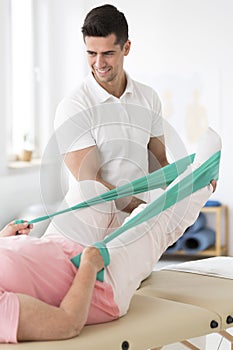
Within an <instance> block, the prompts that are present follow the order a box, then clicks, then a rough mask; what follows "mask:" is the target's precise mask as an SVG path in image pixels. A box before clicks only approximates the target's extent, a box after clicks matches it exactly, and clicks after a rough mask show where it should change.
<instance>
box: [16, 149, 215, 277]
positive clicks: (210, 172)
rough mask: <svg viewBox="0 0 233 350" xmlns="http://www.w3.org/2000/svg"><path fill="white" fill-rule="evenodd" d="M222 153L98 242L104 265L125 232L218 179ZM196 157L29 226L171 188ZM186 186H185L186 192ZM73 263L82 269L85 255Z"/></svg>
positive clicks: (100, 275)
mask: <svg viewBox="0 0 233 350" xmlns="http://www.w3.org/2000/svg"><path fill="white" fill-rule="evenodd" d="M220 154H221V152H220V151H219V152H217V153H216V154H215V155H213V156H212V157H211V158H209V159H208V160H207V161H206V162H205V163H203V164H202V165H201V166H200V167H199V168H198V169H196V170H195V171H194V172H193V173H191V174H190V175H188V176H187V177H186V178H187V180H185V179H186V178H184V179H183V180H181V181H180V182H179V183H177V184H176V185H175V186H173V187H172V188H171V189H170V190H168V191H166V192H165V193H164V194H163V195H162V196H160V197H159V198H158V199H157V200H155V201H154V202H153V203H151V204H150V205H148V206H147V207H146V208H145V209H144V210H143V211H142V212H141V213H139V214H138V215H136V216H134V217H133V218H132V219H131V220H129V221H128V222H127V223H126V224H125V225H123V226H121V227H119V228H118V229H117V230H115V231H114V232H112V234H111V235H109V236H108V237H107V238H105V240H103V241H101V242H97V243H98V244H97V245H98V247H97V248H98V249H99V251H100V254H101V255H102V257H103V260H104V265H105V266H107V265H108V264H109V262H110V259H109V254H108V253H106V252H105V251H107V248H106V244H107V243H108V242H109V241H111V240H112V239H114V238H115V237H117V236H118V235H120V234H121V233H123V232H125V231H126V230H128V229H130V228H132V227H134V226H136V225H139V224H140V223H142V222H144V221H146V220H149V219H150V218H152V217H153V216H155V215H157V214H159V213H160V212H162V211H163V210H165V209H167V208H169V207H170V206H172V205H173V204H175V203H176V202H178V201H179V200H181V199H183V198H185V197H186V196H188V195H190V194H191V193H192V192H195V191H197V190H198V189H200V188H202V187H204V186H206V185H207V184H208V183H209V182H210V181H211V180H212V179H216V180H217V178H218V171H219V161H220ZM194 157H195V154H192V155H190V156H187V157H184V158H182V159H180V160H178V161H176V162H174V163H172V164H169V165H167V166H166V167H164V168H161V169H159V170H157V171H155V172H153V173H151V174H149V175H147V176H144V177H142V178H139V179H136V180H134V181H132V182H131V183H129V184H126V185H123V186H120V187H118V188H115V189H113V190H110V191H108V192H106V193H104V194H101V195H99V196H96V197H93V198H91V199H89V200H87V201H84V202H81V203H79V204H77V205H74V206H72V207H70V208H67V209H65V210H61V211H57V212H55V213H53V214H49V215H46V216H41V217H38V218H36V219H33V220H31V221H29V222H28V224H29V225H30V224H34V223H37V222H40V221H43V220H47V219H50V218H52V217H54V216H56V215H61V214H63V213H67V212H69V211H73V210H77V209H81V208H85V207H89V206H91V205H95V204H98V203H102V202H105V201H111V200H115V199H117V198H122V197H125V196H131V195H133V194H138V193H142V192H146V191H150V190H153V189H156V188H161V187H164V186H168V185H169V184H170V183H171V182H172V181H173V180H174V179H175V178H176V177H177V176H178V175H180V174H181V173H183V172H184V170H185V169H186V168H187V166H188V165H190V164H191V163H192V162H193V160H194ZM198 170H199V172H200V174H199V172H198ZM207 179H208V180H207ZM204 180H205V181H204ZM183 186H184V189H183ZM22 222H24V220H16V221H15V223H22ZM103 252H104V253H103ZM71 261H72V262H73V263H74V265H75V266H77V267H79V265H80V261H81V256H77V257H74V258H72V260H71ZM97 279H99V280H101V281H103V271H100V273H98V275H97Z"/></svg>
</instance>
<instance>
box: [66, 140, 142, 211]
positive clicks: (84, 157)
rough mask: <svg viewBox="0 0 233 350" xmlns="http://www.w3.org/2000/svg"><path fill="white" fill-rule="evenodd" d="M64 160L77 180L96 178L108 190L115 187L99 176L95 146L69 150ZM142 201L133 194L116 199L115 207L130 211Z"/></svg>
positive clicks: (98, 160) (98, 162)
mask: <svg viewBox="0 0 233 350" xmlns="http://www.w3.org/2000/svg"><path fill="white" fill-rule="evenodd" d="M64 161H65V164H66V165H67V167H68V169H69V170H70V171H71V173H72V174H73V176H74V177H75V178H76V179H77V180H78V181H81V180H96V181H99V182H101V183H102V184H103V185H104V186H105V187H107V188H108V189H109V190H112V189H113V188H115V186H113V185H112V184H110V183H109V182H107V181H105V180H104V179H103V178H102V176H101V166H100V158H99V152H98V149H97V147H96V146H91V147H87V148H84V149H81V150H78V151H73V152H69V153H67V154H66V155H65V157H64ZM119 175H120V174H119ZM142 203H144V202H143V201H142V200H140V199H138V198H136V197H133V196H131V197H125V198H120V199H117V200H116V206H117V208H118V209H119V210H122V211H125V212H127V213H131V212H132V211H133V210H134V209H135V208H137V207H138V205H139V204H142Z"/></svg>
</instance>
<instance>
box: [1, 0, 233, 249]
mask: <svg viewBox="0 0 233 350" xmlns="http://www.w3.org/2000/svg"><path fill="white" fill-rule="evenodd" d="M103 3H105V2H99V1H94V0H85V1H84V0H83V1H81V2H80V1H76V0H39V1H38V0H37V6H38V4H42V5H41V6H44V7H43V9H44V10H43V11H45V12H46V14H47V16H48V23H47V26H48V27H47V36H48V37H47V39H46V40H47V42H45V43H44V42H40V43H39V42H38V43H37V44H38V45H40V46H43V44H45V45H48V47H49V52H50V58H49V70H48V71H47V72H45V74H44V75H43V73H44V71H43V59H42V63H41V59H39V60H38V65H39V68H40V64H41V65H42V66H41V67H42V68H41V69H42V70H41V71H40V73H41V75H40V79H39V82H38V86H37V88H38V91H39V92H40V93H41V90H43V89H45V88H46V89H47V100H46V101H45V109H44V110H42V112H43V113H42V112H40V113H39V114H38V119H39V120H42V119H43V118H45V121H44V122H43V123H42V124H41V125H42V127H43V128H45V125H46V120H47V119H49V128H51V127H52V120H53V118H54V111H55V106H56V105H57V103H58V101H59V100H60V99H61V98H62V96H64V95H65V94H66V93H67V92H68V91H69V90H71V89H72V88H73V87H74V85H75V84H76V83H79V82H80V81H81V80H82V78H83V77H84V75H85V74H86V73H87V68H86V63H85V53H84V46H83V42H82V37H81V34H80V28H81V26H82V23H83V19H84V16H85V13H86V12H87V11H89V10H90V9H91V8H92V7H93V6H98V5H100V4H103ZM111 3H112V4H115V5H116V6H117V7H118V8H119V9H120V10H122V11H123V12H124V13H125V15H126V17H127V19H128V22H129V34H130V39H131V40H132V50H131V53H130V55H129V56H128V57H127V58H126V70H127V71H128V72H129V73H130V75H131V76H132V77H134V78H135V79H138V80H141V81H143V82H145V83H149V84H152V85H153V87H154V88H155V89H156V90H157V91H158V93H159V95H160V97H161V99H162V103H164V100H163V98H164V96H163V84H162V83H161V77H164V76H166V74H170V76H171V75H174V73H175V76H176V79H177V77H179V76H183V75H185V74H186V75H189V74H190V73H193V74H194V73H195V72H197V73H198V74H200V75H201V76H202V75H203V76H204V78H205V79H204V80H205V81H204V82H205V86H204V88H205V89H206V92H207V93H208V106H207V109H208V112H209V121H210V123H211V124H213V126H215V127H216V128H217V130H218V131H219V132H220V134H221V135H222V139H223V152H222V162H221V179H220V181H219V184H218V190H217V192H216V194H215V195H214V197H213V198H215V199H218V200H220V201H221V202H223V203H224V204H227V205H228V206H229V208H230V218H231V216H232V215H231V214H233V213H232V212H233V198H232V196H231V189H232V184H231V175H230V172H229V166H228V161H229V160H230V159H231V154H230V152H231V145H232V141H231V138H232V135H231V134H232V133H231V129H232V128H231V125H232V118H231V114H232V97H233V96H232V91H233V69H232V63H231V62H233V47H232V42H233V34H232V33H233V21H232V18H233V3H232V1H231V0H204V1H203V0H188V1H187V0H144V1H143V3H141V2H138V1H133V0H129V1H127V2H126V1H124V0H114V1H111ZM1 4H3V1H2V2H1ZM1 6H2V5H1ZM41 6H40V9H41ZM0 10H1V9H0ZM4 10H5V9H4ZM37 10H38V8H37ZM0 13H2V11H0ZM38 13H39V12H38ZM0 23H1V21H0ZM0 25H1V24H0ZM39 38H40V35H39V36H38V40H42V38H41V39H39ZM0 69H1V68H0ZM43 79H44V80H43ZM0 84H1V83H0ZM0 86H1V85H0ZM0 89H1V88H0ZM216 99H217V101H216ZM211 101H213V103H211ZM39 107H40V106H38V108H39ZM45 111H46V113H45ZM45 114H46V117H45ZM180 128H181V129H182V126H181V125H177V132H178V133H179V132H181V131H182V130H181V129H180ZM25 180H26V179H25V178H24V179H23V178H22V177H21V179H20V177H17V182H18V184H20V186H21V189H23V191H24V192H25V191H26V192H27V188H28V183H27V180H26V181H25ZM34 180H36V177H35V179H34ZM0 181H1V180H0ZM0 190H1V182H0ZM18 190H19V189H18ZM19 191H20V190H19ZM229 194H230V195H229ZM18 195H19V194H18ZM19 196H20V195H19ZM17 205H18V203H17ZM8 207H9V205H8ZM12 208H14V204H12ZM231 231H232V220H231V219H230V232H231ZM231 254H233V239H231Z"/></svg>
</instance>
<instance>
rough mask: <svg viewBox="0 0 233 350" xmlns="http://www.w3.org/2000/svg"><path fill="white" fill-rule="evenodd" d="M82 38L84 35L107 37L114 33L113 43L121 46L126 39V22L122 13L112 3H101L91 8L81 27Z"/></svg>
mask: <svg viewBox="0 0 233 350" xmlns="http://www.w3.org/2000/svg"><path fill="white" fill-rule="evenodd" d="M82 33H83V39H84V41H85V38H86V36H100V37H107V36H108V35H110V34H115V35H116V42H115V44H119V45H120V46H121V48H123V46H124V44H125V43H126V41H127V40H128V23H127V21H126V18H125V16H124V14H123V13H122V12H120V11H118V9H117V8H116V7H115V6H113V5H108V4H107V5H103V6H99V7H96V8H94V9H92V10H91V11H90V12H89V13H88V14H87V16H86V18H85V20H84V24H83V27H82Z"/></svg>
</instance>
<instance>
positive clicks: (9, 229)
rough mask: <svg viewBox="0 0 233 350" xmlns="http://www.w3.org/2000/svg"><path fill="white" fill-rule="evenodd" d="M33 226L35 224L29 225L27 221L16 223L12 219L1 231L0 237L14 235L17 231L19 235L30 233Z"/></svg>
mask: <svg viewBox="0 0 233 350" xmlns="http://www.w3.org/2000/svg"><path fill="white" fill-rule="evenodd" d="M32 228H33V225H28V222H27V221H25V222H23V223H22V224H15V223H14V221H11V222H10V223H9V224H8V225H6V226H5V227H4V228H3V229H2V230H1V231H0V237H8V236H14V235H15V234H16V233H17V234H19V235H28V234H29V233H30V230H31V229H32Z"/></svg>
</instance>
